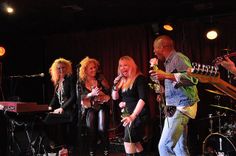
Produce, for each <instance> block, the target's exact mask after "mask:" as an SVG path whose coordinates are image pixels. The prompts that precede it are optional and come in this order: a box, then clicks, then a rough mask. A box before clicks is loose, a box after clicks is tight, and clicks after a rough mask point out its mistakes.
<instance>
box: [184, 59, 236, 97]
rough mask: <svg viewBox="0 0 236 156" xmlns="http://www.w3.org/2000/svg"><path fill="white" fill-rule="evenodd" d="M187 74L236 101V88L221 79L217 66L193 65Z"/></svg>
mask: <svg viewBox="0 0 236 156" xmlns="http://www.w3.org/2000/svg"><path fill="white" fill-rule="evenodd" d="M187 74H188V75H189V76H192V77H195V78H197V79H198V80H199V81H200V82H201V83H210V84H212V85H213V86H214V87H216V88H217V89H219V90H220V91H222V92H223V93H225V94H227V95H228V96H230V97H231V98H233V99H234V100H236V87H234V86H232V85H231V84H229V83H228V82H226V81H224V80H222V79H221V78H220V74H219V70H218V67H217V66H210V65H201V64H196V63H195V64H193V67H192V68H188V70H187Z"/></svg>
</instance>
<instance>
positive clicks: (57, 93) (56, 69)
mask: <svg viewBox="0 0 236 156" xmlns="http://www.w3.org/2000/svg"><path fill="white" fill-rule="evenodd" d="M49 73H50V75H51V81H52V83H53V85H54V95H53V97H52V100H51V102H50V105H49V109H50V110H51V111H52V113H53V114H60V115H61V117H63V118H64V117H66V118H67V119H68V122H65V123H63V124H58V125H57V126H56V127H52V128H53V129H55V128H56V130H57V132H58V133H59V136H55V138H53V139H52V140H53V141H54V142H55V143H56V144H58V145H63V146H69V144H72V143H71V142H72V138H71V137H70V136H71V131H72V130H71V129H72V128H71V126H72V121H73V119H74V116H75V113H76V87H75V81H74V79H73V77H72V63H71V61H69V60H66V59H64V58H58V59H56V60H55V61H54V62H53V63H52V65H51V67H50V69H49ZM52 135H53V134H52ZM54 135H55V133H54Z"/></svg>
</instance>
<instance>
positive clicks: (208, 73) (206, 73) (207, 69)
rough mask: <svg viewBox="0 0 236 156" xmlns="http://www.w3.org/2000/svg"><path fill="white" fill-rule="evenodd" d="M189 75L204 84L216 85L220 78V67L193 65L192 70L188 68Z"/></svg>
mask: <svg viewBox="0 0 236 156" xmlns="http://www.w3.org/2000/svg"><path fill="white" fill-rule="evenodd" d="M187 74H188V75H189V76H192V77H195V78H197V79H198V80H199V81H200V82H202V83H214V82H216V81H217V80H218V79H219V77H220V74H219V68H218V66H211V65H204V64H199V63H192V68H188V70H187Z"/></svg>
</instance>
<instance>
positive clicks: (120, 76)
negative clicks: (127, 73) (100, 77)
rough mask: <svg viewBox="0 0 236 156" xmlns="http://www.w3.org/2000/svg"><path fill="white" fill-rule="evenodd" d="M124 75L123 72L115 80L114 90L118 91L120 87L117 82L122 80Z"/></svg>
mask: <svg viewBox="0 0 236 156" xmlns="http://www.w3.org/2000/svg"><path fill="white" fill-rule="evenodd" d="M122 77H123V75H122V74H120V75H118V76H117V77H116V78H115V80H114V82H113V83H114V84H113V87H112V90H113V91H118V88H117V84H118V83H119V82H120V80H121V78H122Z"/></svg>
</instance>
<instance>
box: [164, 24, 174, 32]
mask: <svg viewBox="0 0 236 156" xmlns="http://www.w3.org/2000/svg"><path fill="white" fill-rule="evenodd" d="M163 28H164V29H165V30H167V31H173V30H174V27H173V25H172V24H171V23H166V24H164V25H163Z"/></svg>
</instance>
